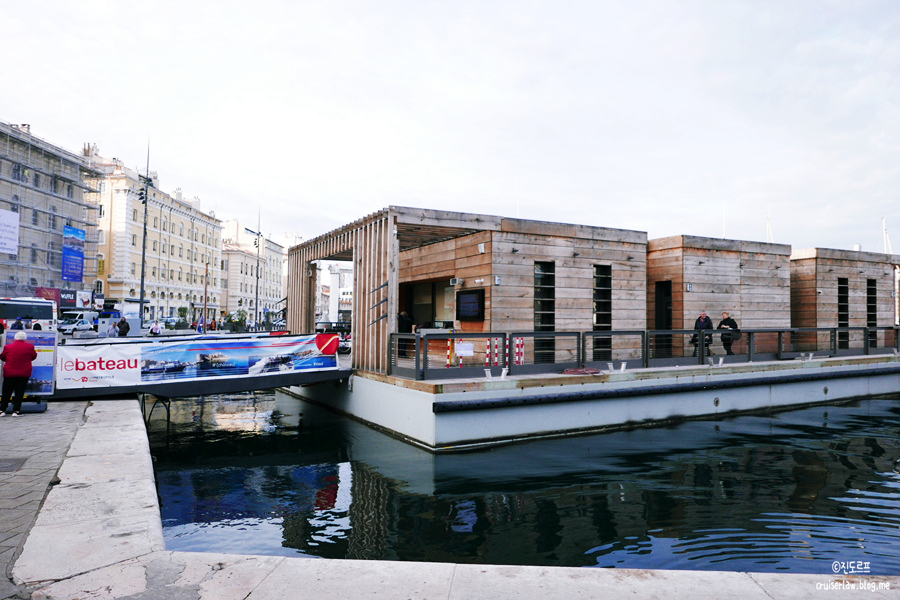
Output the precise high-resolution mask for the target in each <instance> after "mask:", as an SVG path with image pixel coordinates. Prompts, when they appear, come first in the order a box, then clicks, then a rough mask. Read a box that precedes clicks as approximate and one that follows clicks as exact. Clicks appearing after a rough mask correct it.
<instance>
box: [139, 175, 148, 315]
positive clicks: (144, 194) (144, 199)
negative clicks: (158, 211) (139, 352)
mask: <svg viewBox="0 0 900 600" xmlns="http://www.w3.org/2000/svg"><path fill="white" fill-rule="evenodd" d="M141 179H142V180H143V184H144V185H143V187H141V190H140V192H139V193H138V197H139V199H140V201H141V203H142V204H143V205H144V233H143V235H142V236H141V299H140V306H139V307H138V313H139V314H140V319H141V320H140V329H143V328H144V279H145V274H146V273H145V272H146V270H147V207H148V206H149V205H150V202H149V200H150V171H149V167H148V171H147V176H146V177H141Z"/></svg>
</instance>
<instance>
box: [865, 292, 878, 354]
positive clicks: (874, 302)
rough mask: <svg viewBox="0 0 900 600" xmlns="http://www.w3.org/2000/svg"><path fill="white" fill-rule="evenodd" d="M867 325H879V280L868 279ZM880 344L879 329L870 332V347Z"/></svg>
mask: <svg viewBox="0 0 900 600" xmlns="http://www.w3.org/2000/svg"><path fill="white" fill-rule="evenodd" d="M866 327H878V281H876V280H875V279H867V280H866ZM877 346H878V331H877V330H872V331H870V332H869V348H876V347H877Z"/></svg>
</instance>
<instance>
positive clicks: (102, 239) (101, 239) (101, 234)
mask: <svg viewBox="0 0 900 600" xmlns="http://www.w3.org/2000/svg"><path fill="white" fill-rule="evenodd" d="M97 243H98V244H101V245H102V244H105V243H106V232H105V231H104V230H102V229H98V230H97Z"/></svg>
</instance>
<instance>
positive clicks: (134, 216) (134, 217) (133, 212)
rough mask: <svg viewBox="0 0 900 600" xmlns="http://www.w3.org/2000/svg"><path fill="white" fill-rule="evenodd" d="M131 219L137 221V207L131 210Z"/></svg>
mask: <svg viewBox="0 0 900 600" xmlns="http://www.w3.org/2000/svg"><path fill="white" fill-rule="evenodd" d="M131 220H132V221H137V209H136V208H135V209H133V210H132V211H131Z"/></svg>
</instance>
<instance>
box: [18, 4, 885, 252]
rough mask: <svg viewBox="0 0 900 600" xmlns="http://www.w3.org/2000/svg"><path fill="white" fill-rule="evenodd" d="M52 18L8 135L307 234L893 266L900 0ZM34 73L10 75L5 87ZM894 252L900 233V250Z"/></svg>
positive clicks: (31, 23) (54, 13)
mask: <svg viewBox="0 0 900 600" xmlns="http://www.w3.org/2000/svg"><path fill="white" fill-rule="evenodd" d="M145 8H146V7H143V6H141V5H129V4H122V3H112V2H104V1H99V0H98V1H93V2H85V3H78V4H76V5H73V4H71V3H66V2H42V3H38V4H36V5H35V7H34V9H33V11H29V15H28V16H27V18H26V17H23V16H21V15H19V16H16V15H14V14H13V15H12V16H11V17H10V19H11V20H10V26H9V27H8V28H7V32H8V35H5V40H4V41H3V42H0V43H2V47H3V50H4V53H5V55H6V56H7V57H8V62H9V64H11V65H16V66H17V67H13V68H12V69H10V71H9V73H10V75H8V76H7V79H8V80H9V82H10V84H9V85H8V86H7V87H8V88H9V91H8V93H5V94H4V95H3V97H0V118H2V119H4V120H6V121H10V122H30V123H31V124H32V126H33V131H35V132H36V133H37V135H40V136H42V137H45V138H46V139H49V140H50V141H53V142H54V143H57V144H59V145H62V146H64V147H68V148H70V149H73V148H74V149H76V150H77V149H78V148H80V146H81V143H82V142H98V143H99V144H100V149H101V152H102V153H103V154H104V155H107V156H116V157H118V158H120V159H123V160H125V161H126V163H128V164H130V165H133V166H142V165H143V161H144V160H145V159H146V151H147V142H148V139H149V142H150V153H151V168H152V169H154V170H156V171H158V172H159V173H160V176H161V178H162V181H163V184H164V185H170V186H171V188H175V187H181V188H182V189H184V191H185V193H186V194H188V195H197V196H199V197H200V198H201V199H202V201H203V205H204V206H206V207H210V208H215V210H216V212H217V215H218V216H220V217H223V218H231V217H237V218H240V219H242V220H245V221H250V222H253V221H254V220H255V218H256V214H255V213H256V212H257V208H258V209H259V211H260V212H261V214H262V220H263V223H264V225H263V229H264V230H266V229H267V227H266V225H265V223H266V222H269V223H273V224H275V225H273V227H272V228H273V229H274V226H277V227H279V228H283V229H284V230H285V231H299V232H300V233H301V235H303V236H304V237H313V236H315V235H318V234H320V233H323V232H324V231H326V230H328V229H331V228H333V227H337V226H339V225H341V224H343V223H345V222H348V221H350V220H353V219H356V218H359V217H361V216H363V215H365V214H368V213H370V212H372V211H374V210H378V209H379V208H382V207H384V206H387V205H389V204H401V205H410V206H423V207H429V208H440V209H446V210H459V211H463V212H484V213H491V214H502V215H508V216H516V215H517V214H518V215H520V216H522V217H523V218H534V219H540V220H549V221H552V220H559V221H566V222H582V223H587V224H591V225H601V226H609V227H620V228H624V229H636V230H643V231H648V232H649V234H650V236H651V237H662V236H667V235H675V234H679V233H685V234H694V235H706V236H711V237H718V236H722V235H725V236H728V237H735V238H738V239H757V240H759V239H765V223H766V217H767V216H768V217H769V218H770V219H771V223H772V229H773V231H774V232H775V236H776V241H778V242H781V243H790V244H792V245H794V246H795V247H798V248H799V247H809V246H822V247H837V248H849V247H852V244H854V243H862V244H863V246H864V247H865V248H866V249H869V250H879V249H880V246H881V240H882V230H881V217H882V216H886V217H887V220H888V226H889V227H892V226H893V227H895V228H896V229H897V230H898V231H900V209H898V206H900V202H898V197H897V196H898V193H900V192H898V190H900V185H898V183H900V172H898V166H897V165H898V164H900V161H898V158H900V143H898V140H897V133H896V132H897V131H900V127H898V125H900V123H898V121H900V118H898V115H900V108H898V107H900V102H898V100H900V98H898V96H900V93H898V91H900V90H898V86H900V84H898V83H897V78H896V77H895V76H894V74H895V73H897V72H898V71H900V41H898V40H900V36H898V35H897V30H898V27H900V17H898V15H900V8H898V7H896V5H895V4H894V3H893V2H890V1H883V2H869V3H864V4H859V3H856V4H847V3H842V2H799V3H790V4H784V3H774V2H773V3H751V4H740V3H721V2H707V1H688V0H684V1H680V2H653V1H645V2H633V3H627V4H614V3H589V2H553V3H551V2H545V1H535V2H524V3H523V2H515V3H514V2H497V3H488V4H485V3H475V2H458V3H449V4H447V3H444V4H432V3H415V2H406V1H394V2H383V3H370V2H362V1H360V2H341V3H314V2H299V3H283V2H275V1H273V0H261V1H259V2H255V3H252V4H250V5H248V4H246V3H237V2H196V3H194V2H192V3H188V4H184V3H175V2H168V1H165V2H160V3H155V4H154V10H145ZM13 74H14V75H15V76H14V77H13V76H12V75H13ZM895 237H900V233H897V234H895Z"/></svg>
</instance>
